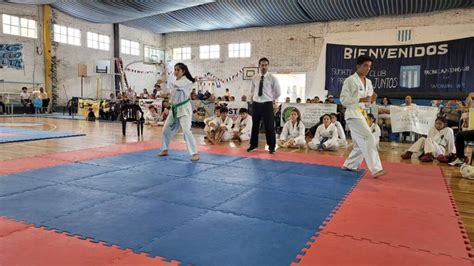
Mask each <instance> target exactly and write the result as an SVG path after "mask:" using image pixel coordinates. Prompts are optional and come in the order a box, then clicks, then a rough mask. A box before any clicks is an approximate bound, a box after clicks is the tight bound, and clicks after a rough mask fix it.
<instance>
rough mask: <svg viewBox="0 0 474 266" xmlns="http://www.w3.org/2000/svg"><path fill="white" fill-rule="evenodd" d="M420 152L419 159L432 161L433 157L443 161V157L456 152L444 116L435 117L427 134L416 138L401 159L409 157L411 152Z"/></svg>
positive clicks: (450, 130)
mask: <svg viewBox="0 0 474 266" xmlns="http://www.w3.org/2000/svg"><path fill="white" fill-rule="evenodd" d="M416 152H420V153H421V154H422V156H421V157H420V161H422V162H432V161H433V159H434V158H436V159H438V161H440V162H445V157H447V156H451V157H452V156H453V155H454V154H455V153H456V146H455V144H454V132H453V130H452V129H451V128H450V127H447V121H446V118H444V117H441V116H439V117H437V118H436V121H435V126H434V127H433V128H431V129H430V132H429V133H428V136H427V137H426V138H425V137H421V138H420V139H418V140H417V141H416V142H415V143H414V144H413V145H412V146H411V147H410V148H409V149H408V151H406V152H405V153H404V154H402V155H401V157H402V159H410V158H411V155H412V154H413V153H416Z"/></svg>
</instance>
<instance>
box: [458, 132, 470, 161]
mask: <svg viewBox="0 0 474 266" xmlns="http://www.w3.org/2000/svg"><path fill="white" fill-rule="evenodd" d="M465 141H474V130H466V131H461V132H459V133H458V134H457V135H456V157H458V158H460V159H462V158H464V157H465V155H464V146H465V143H464V142H465Z"/></svg>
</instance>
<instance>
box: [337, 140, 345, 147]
mask: <svg viewBox="0 0 474 266" xmlns="http://www.w3.org/2000/svg"><path fill="white" fill-rule="evenodd" d="M337 144H338V145H339V146H341V147H344V146H347V140H345V139H337Z"/></svg>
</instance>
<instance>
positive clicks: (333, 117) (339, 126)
mask: <svg viewBox="0 0 474 266" xmlns="http://www.w3.org/2000/svg"><path fill="white" fill-rule="evenodd" d="M331 123H333V124H334V126H335V127H336V129H337V136H338V137H339V138H338V139H337V143H338V144H339V146H347V139H346V132H344V128H343V127H342V124H341V122H339V121H337V114H335V113H332V114H331Z"/></svg>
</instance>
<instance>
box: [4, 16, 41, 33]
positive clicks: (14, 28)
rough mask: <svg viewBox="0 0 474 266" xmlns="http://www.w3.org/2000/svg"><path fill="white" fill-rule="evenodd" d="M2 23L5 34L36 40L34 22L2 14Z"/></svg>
mask: <svg viewBox="0 0 474 266" xmlns="http://www.w3.org/2000/svg"><path fill="white" fill-rule="evenodd" d="M2 21H3V33H5V34H11V35H19V36H23V37H29V38H37V35H36V21H35V20H32V19H27V18H19V17H17V16H10V15H7V14H3V16H2Z"/></svg>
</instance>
